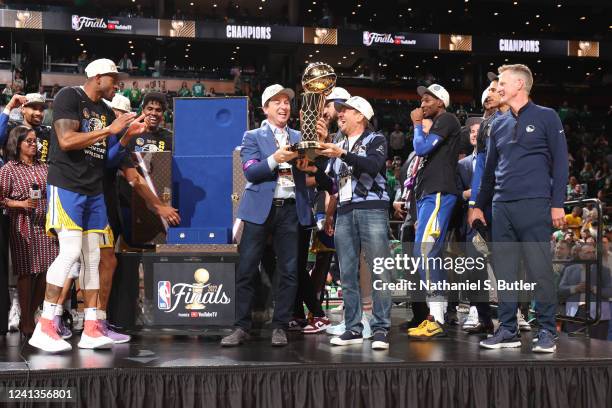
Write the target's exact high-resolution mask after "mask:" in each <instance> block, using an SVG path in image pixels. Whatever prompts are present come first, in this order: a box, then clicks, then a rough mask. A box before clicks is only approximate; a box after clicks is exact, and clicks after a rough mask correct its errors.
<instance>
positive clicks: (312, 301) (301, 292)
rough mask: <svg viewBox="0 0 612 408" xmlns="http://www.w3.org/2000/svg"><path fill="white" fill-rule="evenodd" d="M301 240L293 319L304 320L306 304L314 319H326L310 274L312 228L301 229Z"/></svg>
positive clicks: (299, 242) (301, 227) (299, 243)
mask: <svg viewBox="0 0 612 408" xmlns="http://www.w3.org/2000/svg"><path fill="white" fill-rule="evenodd" d="M299 230H300V231H299V236H300V237H299V239H298V249H297V251H298V261H297V273H298V287H297V295H296V297H295V303H294V306H293V317H295V318H298V319H304V318H305V317H306V316H305V315H304V306H303V303H305V304H306V307H307V308H308V311H310V313H312V314H313V316H314V317H324V316H325V313H324V312H323V308H322V307H321V303H320V301H319V300H318V299H317V294H316V290H315V286H314V283H313V281H312V278H311V277H310V274H309V273H308V267H307V266H308V250H309V248H310V235H311V234H312V228H308V227H303V226H301V225H300V227H299Z"/></svg>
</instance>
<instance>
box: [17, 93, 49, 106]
mask: <svg viewBox="0 0 612 408" xmlns="http://www.w3.org/2000/svg"><path fill="white" fill-rule="evenodd" d="M25 97H26V101H25V103H24V104H23V106H29V105H44V106H45V107H46V106H47V100H46V99H45V97H44V96H42V95H41V94H39V93H29V94H26V96H25Z"/></svg>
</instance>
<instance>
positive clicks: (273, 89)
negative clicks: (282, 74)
mask: <svg viewBox="0 0 612 408" xmlns="http://www.w3.org/2000/svg"><path fill="white" fill-rule="evenodd" d="M279 95H286V96H287V97H288V98H289V101H291V100H292V99H293V98H294V97H295V92H293V89H291V88H285V87H283V86H282V85H279V84H274V85H270V86H269V87H267V88H266V89H264V91H263V93H262V94H261V107H262V108H265V107H266V104H267V103H268V102H269V101H270V100H271V99H273V98H275V97H277V96H279Z"/></svg>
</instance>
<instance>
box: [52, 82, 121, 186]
mask: <svg viewBox="0 0 612 408" xmlns="http://www.w3.org/2000/svg"><path fill="white" fill-rule="evenodd" d="M53 106H54V108H55V111H54V113H53V116H54V117H53V124H54V125H53V128H52V130H51V143H50V149H49V160H48V162H49V176H48V181H49V184H52V185H54V186H57V187H60V188H63V189H66V190H69V191H73V192H75V193H79V194H84V195H90V196H91V195H97V194H101V193H102V191H103V189H102V178H103V175H104V162H105V160H106V156H107V150H108V143H107V139H104V140H101V141H99V142H97V143H95V144H93V145H92V146H89V147H86V148H85V149H82V150H69V151H63V150H62V149H60V146H59V141H58V139H57V134H56V133H55V122H57V121H58V120H61V119H68V120H76V121H78V122H79V129H78V132H81V133H89V132H93V131H96V130H101V129H103V128H105V127H106V126H108V125H110V124H111V123H112V122H113V121H114V120H115V114H114V113H113V110H112V109H111V108H110V107H109V106H108V104H106V103H105V102H104V101H103V100H102V99H100V100H99V101H98V102H93V101H92V100H91V99H89V97H88V96H87V94H85V91H83V89H81V88H79V87H66V88H63V89H62V90H61V91H59V92H58V94H57V95H56V96H55V101H54V102H53Z"/></svg>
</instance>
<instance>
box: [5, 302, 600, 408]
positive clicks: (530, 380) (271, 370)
mask: <svg viewBox="0 0 612 408" xmlns="http://www.w3.org/2000/svg"><path fill="white" fill-rule="evenodd" d="M393 315H394V317H393V324H394V327H393V331H392V334H391V337H390V343H391V344H390V349H389V350H387V351H373V350H371V348H370V344H371V343H370V341H369V340H366V341H364V343H363V344H362V345H352V346H346V347H337V346H332V345H330V344H329V339H330V336H328V335H326V334H318V335H302V334H299V333H291V334H290V335H289V345H288V346H287V347H282V348H276V347H272V346H271V345H270V334H271V330H267V329H262V330H260V331H258V332H255V333H254V335H253V336H252V338H251V341H249V342H248V343H246V344H245V345H243V346H241V347H236V348H222V347H221V346H220V345H219V340H220V339H221V337H222V336H223V335H224V334H226V333H227V332H228V331H226V330H225V331H224V330H206V331H201V330H199V331H192V332H188V333H183V334H172V333H169V332H164V331H156V332H148V333H140V334H137V335H135V336H134V338H133V340H132V341H131V342H130V343H128V344H123V345H116V346H114V347H113V348H112V350H108V351H91V350H79V349H78V348H77V342H78V336H75V338H73V339H71V340H70V341H71V343H72V344H73V347H74V348H73V351H72V352H69V353H66V354H61V355H49V354H44V353H40V352H38V351H36V350H34V349H33V348H32V347H30V346H29V345H25V347H23V350H22V348H21V344H20V339H19V336H18V335H17V334H11V335H9V336H7V337H6V338H5V339H2V340H0V384H5V385H6V384H13V385H22V384H24V382H25V381H27V382H28V384H30V386H34V385H36V386H44V385H45V384H47V385H48V384H54V385H55V386H58V384H63V385H67V386H76V387H78V388H79V390H80V395H81V398H82V400H83V401H84V400H85V399H88V401H87V404H86V405H87V406H88V407H89V406H147V407H148V406H164V407H168V406H173V405H172V403H178V405H176V406H194V407H195V406H206V407H208V406H219V407H225V406H237V407H246V406H263V407H273V406H279V407H287V406H307V407H309V406H317V407H318V406H334V407H335V406H347V407H349V406H350V407H355V406H363V407H369V406H376V407H379V406H380V407H383V406H412V405H413V404H412V403H411V401H412V398H416V399H415V400H414V401H412V402H415V405H416V403H417V402H418V403H419V406H424V407H429V406H440V407H448V406H470V407H471V406H483V407H489V406H493V405H491V404H494V405H495V406H508V407H517V406H536V407H540V406H551V407H554V406H577V407H591V406H597V407H603V406H609V405H606V404H608V403H609V401H610V398H612V342H606V341H601V340H594V339H586V338H584V337H569V336H567V335H565V334H562V335H561V338H560V341H559V343H558V349H557V352H556V353H554V354H536V353H533V352H532V351H531V339H532V333H535V332H523V334H522V339H523V341H522V342H523V345H522V347H521V348H520V349H504V350H485V349H481V348H480V347H479V345H478V341H479V340H480V338H479V337H478V336H471V335H467V334H464V333H463V332H461V331H460V330H459V329H458V328H456V329H451V330H450V331H449V336H448V337H447V338H445V339H439V340H436V341H415V340H410V339H409V338H408V336H407V335H406V334H405V333H402V332H400V331H399V329H398V328H397V325H398V324H399V323H400V322H401V321H402V320H403V318H404V316H405V311H402V310H401V309H399V310H398V309H394V312H393ZM20 354H21V355H22V356H23V358H24V359H25V360H27V362H28V363H27V364H26V363H25V362H24V361H23V359H22V357H21V356H20ZM28 367H29V369H30V370H29V371H28ZM49 378H51V379H54V380H53V381H55V382H51V383H50V382H49V381H51V380H49ZM148 383H151V384H155V390H156V392H158V391H159V392H160V393H161V394H159V395H158V396H156V397H155V398H153V397H151V395H148V391H146V390H148V388H147V387H148V385H147V384H148ZM194 383H195V385H194ZM139 384H140V385H139ZM198 384H200V385H198ZM211 384H212V385H211ZM60 386H61V385H60ZM183 386H186V387H187V388H182V387H183ZM91 387H93V389H95V390H96V391H97V392H95V393H94V394H92V392H91V391H86V390H87V389H89V388H91ZM107 388H108V390H112V391H113V392H111V394H112V395H114V399H112V400H111V403H109V401H108V400H107V399H106V397H105V396H104V395H106V392H108V390H107ZM121 389H124V391H123V392H120V391H118V390H121ZM204 389H205V390H208V391H207V392H203V391H201V390H204ZM103 390H106V391H105V392H103ZM281 390H284V392H289V394H288V396H287V395H283V392H281ZM287 390H289V391H287ZM236 392H237V393H238V395H242V397H239V398H238V402H236V401H235V400H234V399H232V398H233V397H230V396H229V395H233V393H236ZM279 392H280V394H279ZM313 392H314V394H313V395H311V396H309V395H310V394H312V393H313ZM436 392H437V393H438V394H437V396H435V395H434V396H432V395H433V394H432V393H436ZM534 392H535V394H534ZM193 393H195V394H193ZM330 393H331V394H330ZM124 394H128V395H129V398H131V401H133V402H127V401H126V400H125V398H126V396H125V395H124ZM319 394H321V395H323V394H324V395H325V397H322V396H321V398H318V397H316V398H315V396H316V395H319ZM185 395H188V396H189V398H187V400H186V399H185V398H186V397H185ZM194 395H195V397H194ZM515 397H516V398H515ZM604 401H605V402H604ZM204 402H205V403H204ZM602 403H603V405H602ZM164 404H166V405H164ZM167 404H170V405H167ZM373 404H375V405H373ZM534 404H535V405H534ZM566 404H567V405H566Z"/></svg>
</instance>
